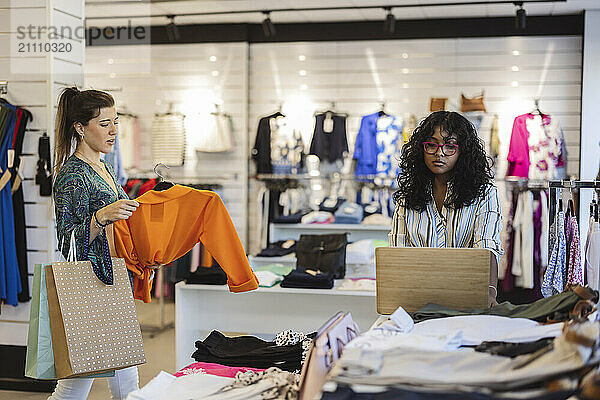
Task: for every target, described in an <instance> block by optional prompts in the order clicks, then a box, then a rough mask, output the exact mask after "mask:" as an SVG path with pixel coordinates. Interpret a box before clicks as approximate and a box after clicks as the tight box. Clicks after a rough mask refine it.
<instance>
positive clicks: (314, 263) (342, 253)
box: [296, 233, 348, 279]
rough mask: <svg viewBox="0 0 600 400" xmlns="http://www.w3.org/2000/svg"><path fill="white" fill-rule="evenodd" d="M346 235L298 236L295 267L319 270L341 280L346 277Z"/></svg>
mask: <svg viewBox="0 0 600 400" xmlns="http://www.w3.org/2000/svg"><path fill="white" fill-rule="evenodd" d="M347 244H348V238H347V233H336V234H329V235H300V240H298V242H297V243H296V260H297V261H296V266H297V267H302V268H304V269H309V270H315V271H317V270H320V271H323V272H328V273H330V274H332V275H333V277H334V278H335V279H341V278H343V277H344V275H346V245H347Z"/></svg>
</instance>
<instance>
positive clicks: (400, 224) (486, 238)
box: [388, 186, 504, 262]
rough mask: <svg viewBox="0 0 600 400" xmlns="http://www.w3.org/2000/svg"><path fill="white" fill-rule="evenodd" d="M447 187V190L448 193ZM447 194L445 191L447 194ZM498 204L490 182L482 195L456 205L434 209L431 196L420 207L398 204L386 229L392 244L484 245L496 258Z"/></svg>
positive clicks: (499, 224)
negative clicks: (455, 206) (472, 200)
mask: <svg viewBox="0 0 600 400" xmlns="http://www.w3.org/2000/svg"><path fill="white" fill-rule="evenodd" d="M450 190H451V189H450V188H448V190H447V193H450ZM447 196H448V195H447ZM446 198H447V197H446ZM501 230H502V208H501V207H500V202H499V200H498V192H497V190H496V188H495V187H493V186H490V187H489V188H488V189H487V191H486V194H485V196H484V197H480V198H479V199H477V200H476V201H475V202H474V203H473V204H471V205H468V206H465V207H462V208H459V209H454V208H446V207H445V206H444V207H443V208H442V212H441V214H440V213H439V212H438V209H437V206H436V205H435V201H434V199H433V196H432V198H431V201H430V202H429V203H428V204H427V207H426V209H425V210H423V211H416V210H413V209H410V208H405V207H402V205H401V204H398V206H397V207H396V211H395V213H394V218H393V221H392V230H391V232H390V233H389V235H388V236H389V242H390V246H393V247H471V248H482V249H488V250H490V251H491V252H492V253H494V255H495V256H496V260H497V261H498V262H500V258H501V256H502V254H503V253H504V252H503V251H502V243H501V242H500V231H501Z"/></svg>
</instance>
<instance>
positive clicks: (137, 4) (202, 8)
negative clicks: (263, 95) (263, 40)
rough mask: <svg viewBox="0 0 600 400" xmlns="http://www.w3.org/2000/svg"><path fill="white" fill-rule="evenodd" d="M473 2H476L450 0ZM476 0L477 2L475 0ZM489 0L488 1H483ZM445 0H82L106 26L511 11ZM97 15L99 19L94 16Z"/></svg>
mask: <svg viewBox="0 0 600 400" xmlns="http://www.w3.org/2000/svg"><path fill="white" fill-rule="evenodd" d="M454 1H460V2H465V3H466V2H473V1H478V0H454ZM479 1H480V0H479ZM488 1H492V0H488ZM443 2H448V0H395V1H394V0H388V1H385V0H383V1H382V0H328V1H323V0H302V1H298V0H277V1H273V0H152V1H148V0H138V1H135V0H86V2H85V3H86V6H85V15H86V18H88V19H89V18H94V19H93V20H90V21H88V25H89V24H93V25H98V26H105V25H109V24H111V23H114V22H115V19H114V18H111V17H115V16H130V15H136V16H138V15H143V16H147V17H150V16H151V15H157V14H174V15H178V14H182V13H197V12H216V11H219V12H221V11H224V12H231V11H240V10H257V9H264V10H270V9H278V8H311V7H329V6H332V7H336V6H369V5H375V6H378V5H390V4H397V5H403V4H404V5H405V4H420V5H419V6H416V7H410V8H397V9H394V15H395V16H396V18H397V19H424V18H425V19H426V18H459V17H501V16H513V15H515V7H514V6H513V5H512V4H482V5H477V4H473V5H460V6H438V7H435V6H433V7H431V6H425V5H431V4H435V3H443ZM585 9H600V0H568V1H566V2H553V3H537V4H536V3H525V10H526V11H527V15H560V14H573V13H578V12H581V11H582V10H585ZM96 17H101V18H102V19H95V18H96ZM384 17H385V11H384V10H382V9H369V10H338V11H293V12H277V13H273V14H272V15H271V19H272V20H273V22H274V23H278V22H282V23H285V22H325V21H361V20H363V21H364V20H382V19H383V18H384ZM263 18H264V16H263V15H261V14H259V13H255V14H229V15H211V16H187V17H186V16H182V17H177V18H176V19H175V22H176V23H178V24H192V23H194V24H211V23H243V22H247V23H259V22H261V21H262V20H263ZM134 22H135V23H137V24H142V23H144V24H153V25H164V24H165V23H166V22H167V19H166V18H164V17H160V18H158V17H150V18H144V19H136V20H134Z"/></svg>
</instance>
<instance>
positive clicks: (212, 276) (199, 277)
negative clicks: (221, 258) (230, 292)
mask: <svg viewBox="0 0 600 400" xmlns="http://www.w3.org/2000/svg"><path fill="white" fill-rule="evenodd" d="M185 282H186V283H188V284H201V285H225V284H226V283H227V274H226V273H225V271H223V268H221V266H220V265H219V264H218V263H217V262H216V261H214V262H213V265H212V267H202V266H200V267H198V268H197V269H196V270H195V271H194V272H192V273H191V274H190V275H189V276H188V277H187V279H186V280H185Z"/></svg>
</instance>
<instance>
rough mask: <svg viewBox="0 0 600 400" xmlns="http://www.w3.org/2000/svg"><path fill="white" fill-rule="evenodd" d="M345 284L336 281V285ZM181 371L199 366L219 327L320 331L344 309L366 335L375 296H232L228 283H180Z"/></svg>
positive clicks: (304, 292)
mask: <svg viewBox="0 0 600 400" xmlns="http://www.w3.org/2000/svg"><path fill="white" fill-rule="evenodd" d="M340 283H341V282H336V286H337V285H338V284H340ZM175 296H176V299H177V301H176V303H175V348H176V368H177V369H181V368H183V367H185V366H186V365H189V364H191V363H193V362H194V360H193V359H192V358H191V355H192V354H193V352H194V351H195V350H196V348H195V346H194V344H195V342H196V341H197V340H202V339H204V338H205V337H206V336H207V335H208V334H209V333H210V331H212V330H213V329H216V330H219V331H221V332H236V333H247V334H258V335H261V334H274V333H277V332H281V331H283V330H286V329H293V330H296V331H301V332H306V333H308V332H314V331H315V330H317V329H318V328H319V327H320V326H321V325H322V324H323V323H324V322H325V321H327V320H328V319H329V318H330V317H331V316H332V315H334V314H335V313H337V312H338V311H350V312H351V313H352V318H353V319H354V321H356V323H357V324H358V326H359V327H360V329H361V331H363V330H367V329H368V328H369V326H370V325H371V324H372V323H373V320H374V319H376V318H377V301H376V300H377V298H376V294H375V292H360V291H349V290H338V289H336V287H335V286H334V288H333V289H292V288H282V287H279V285H277V286H274V287H271V288H262V287H261V288H259V289H257V290H253V291H251V292H245V293H230V292H229V289H228V287H227V286H226V285H188V284H186V283H185V282H179V283H177V284H176V285H175Z"/></svg>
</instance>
